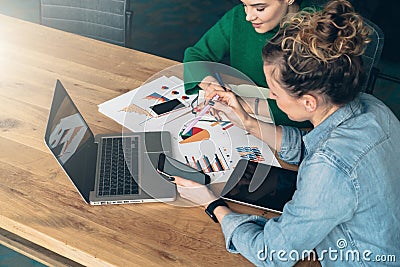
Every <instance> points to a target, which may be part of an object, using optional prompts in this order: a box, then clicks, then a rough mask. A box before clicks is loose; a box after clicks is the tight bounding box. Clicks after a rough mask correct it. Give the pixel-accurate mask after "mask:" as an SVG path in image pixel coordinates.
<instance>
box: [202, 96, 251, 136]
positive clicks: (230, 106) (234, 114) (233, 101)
mask: <svg viewBox="0 0 400 267" xmlns="http://www.w3.org/2000/svg"><path fill="white" fill-rule="evenodd" d="M215 95H218V96H219V98H218V100H217V101H214V104H213V114H214V116H216V117H217V118H220V117H221V116H220V113H224V114H225V115H226V117H227V118H228V119H229V120H230V121H231V122H232V123H233V124H235V125H236V126H238V127H240V128H242V129H246V127H247V124H248V122H249V121H251V120H254V118H253V117H251V116H250V115H249V114H248V113H247V111H246V109H245V108H244V107H243V106H242V104H241V103H240V102H239V100H238V98H237V96H236V95H235V94H234V93H232V92H221V91H214V92H213V93H211V94H210V95H209V96H208V98H209V99H212V98H213V97H214V96H215ZM244 105H247V104H246V103H245V102H244Z"/></svg>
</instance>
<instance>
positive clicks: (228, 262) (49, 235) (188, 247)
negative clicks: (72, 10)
mask: <svg viewBox="0 0 400 267" xmlns="http://www.w3.org/2000/svg"><path fill="white" fill-rule="evenodd" d="M175 64H177V62H174V61H171V60H167V59H163V58H159V57H156V56H152V55H148V54H144V53H141V52H138V51H134V50H130V49H127V48H123V47H119V46H115V45H111V44H107V43H103V42H99V41H96V40H92V39H88V38H85V37H81V36H77V35H73V34H69V33H65V32H61V31H58V30H54V29H50V28H46V27H43V26H41V25H37V24H32V23H29V22H25V21H21V20H17V19H14V18H10V17H6V16H3V15H0V179H1V182H0V201H1V207H0V228H2V229H3V230H5V231H6V232H7V233H10V234H13V235H15V236H18V237H19V238H22V239H23V240H27V242H32V244H34V245H35V246H36V245H38V246H40V247H43V248H45V249H48V250H50V251H53V252H55V253H57V254H59V255H61V256H64V257H66V258H68V259H71V260H73V261H74V262H76V263H80V264H82V265H86V266H209V265H218V266H251V264H250V263H249V262H248V261H247V260H246V259H245V258H243V257H242V256H240V255H233V254H230V253H228V252H226V250H225V243H224V238H223V235H222V233H221V230H220V227H219V225H218V224H215V223H212V222H211V220H210V218H208V217H207V216H206V215H205V214H204V211H203V210H202V209H201V208H183V207H176V206H173V205H168V204H165V203H146V204H130V205H110V206H90V205H87V204H86V203H85V202H84V201H83V200H82V199H81V197H80V196H79V194H78V193H77V191H76V190H75V189H74V187H73V185H72V183H71V182H70V181H69V179H68V177H67V176H66V175H65V174H64V172H63V171H62V169H61V168H60V166H59V165H58V164H57V162H56V161H55V160H54V158H53V156H52V155H51V153H50V151H49V150H48V148H47V147H46V146H45V144H44V141H43V136H44V132H45V127H46V122H47V118H48V113H49V108H50V104H51V100H52V95H53V90H54V86H55V82H56V79H60V80H61V81H62V82H63V84H64V86H65V87H66V88H67V90H68V92H69V94H70V95H71V97H72V98H73V100H74V102H75V103H76V105H77V107H78V109H79V110H80V111H81V112H82V113H83V116H84V117H85V119H86V121H87V122H88V123H89V126H90V127H91V129H92V130H93V132H94V134H99V133H105V132H119V131H121V126H120V125H118V124H117V123H115V122H113V121H111V120H110V119H108V118H106V117H105V116H103V115H101V114H100V113H99V112H98V111H97V105H98V104H100V103H102V102H104V101H105V100H108V99H111V98H113V97H116V96H118V95H120V94H122V93H125V92H127V91H128V90H130V89H132V88H136V87H138V86H140V85H141V84H142V83H143V82H144V81H146V79H148V78H149V77H150V76H152V75H153V74H154V73H156V72H158V71H160V70H162V69H165V68H167V67H169V66H172V65H175ZM258 212H260V211H258ZM3 235H4V234H3ZM42 261H45V262H46V260H42ZM47 263H49V264H51V265H63V262H62V261H61V260H60V261H56V260H54V261H51V260H48V261H47ZM64 263H65V262H64Z"/></svg>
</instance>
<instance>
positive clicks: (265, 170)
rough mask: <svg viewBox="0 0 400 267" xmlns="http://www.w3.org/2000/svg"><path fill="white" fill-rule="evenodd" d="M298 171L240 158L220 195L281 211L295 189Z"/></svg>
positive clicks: (228, 198)
mask: <svg viewBox="0 0 400 267" xmlns="http://www.w3.org/2000/svg"><path fill="white" fill-rule="evenodd" d="M296 180H297V172H295V171H290V170H286V169H282V168H279V167H274V166H270V165H266V164H262V163H257V162H252V161H247V160H240V161H239V163H238V164H237V165H236V168H235V170H234V171H233V172H232V174H231V176H230V177H229V179H228V181H227V183H226V185H225V187H224V189H223V190H222V193H221V196H222V197H223V198H224V199H227V200H231V201H234V202H238V203H241V204H245V205H249V206H252V207H257V208H261V209H266V210H269V211H274V212H278V213H281V212H282V211H283V206H284V205H285V204H286V202H288V201H289V200H291V199H292V196H293V194H294V191H295V190H296Z"/></svg>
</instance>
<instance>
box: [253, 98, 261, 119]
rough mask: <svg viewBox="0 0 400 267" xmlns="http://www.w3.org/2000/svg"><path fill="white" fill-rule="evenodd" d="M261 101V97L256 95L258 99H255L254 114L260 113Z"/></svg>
mask: <svg viewBox="0 0 400 267" xmlns="http://www.w3.org/2000/svg"><path fill="white" fill-rule="evenodd" d="M259 102H260V99H259V98H258V97H256V99H255V100H254V114H255V115H258V103H259Z"/></svg>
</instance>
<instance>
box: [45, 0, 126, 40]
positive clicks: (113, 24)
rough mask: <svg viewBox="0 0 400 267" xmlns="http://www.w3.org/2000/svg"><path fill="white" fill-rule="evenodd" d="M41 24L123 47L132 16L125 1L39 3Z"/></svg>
mask: <svg viewBox="0 0 400 267" xmlns="http://www.w3.org/2000/svg"><path fill="white" fill-rule="evenodd" d="M40 4H41V10H40V20H41V24H43V25H45V26H49V27H52V28H56V29H60V30H64V31H67V32H71V33H76V34H79V35H83V36H87V37H90V38H94V39H97V40H101V41H105V42H109V43H113V44H117V45H121V46H125V44H126V39H127V38H128V37H127V34H129V32H130V23H131V12H130V11H127V4H126V0H113V1H109V0H41V1H40Z"/></svg>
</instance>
